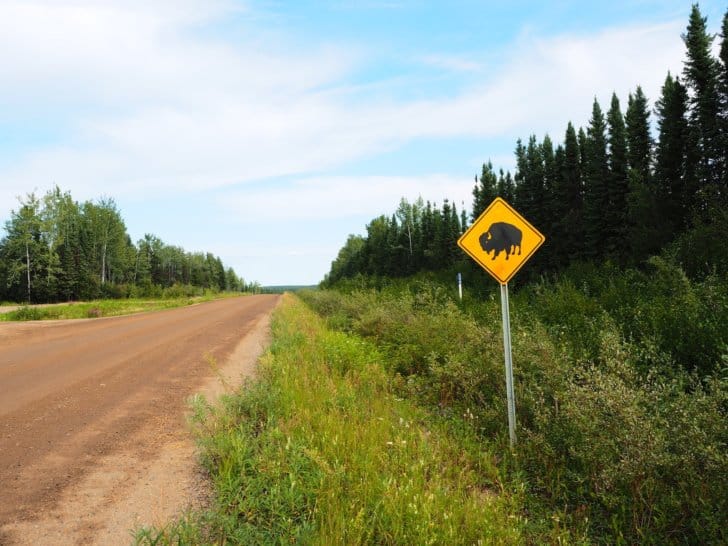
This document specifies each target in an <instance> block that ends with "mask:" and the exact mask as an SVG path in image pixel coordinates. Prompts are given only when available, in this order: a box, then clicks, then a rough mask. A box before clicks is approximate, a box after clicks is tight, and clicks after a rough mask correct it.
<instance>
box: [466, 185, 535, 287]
mask: <svg viewBox="0 0 728 546" xmlns="http://www.w3.org/2000/svg"><path fill="white" fill-rule="evenodd" d="M545 240H546V237H544V236H543V235H542V234H541V233H539V231H538V230H537V229H536V228H535V227H533V226H532V225H531V224H530V223H529V222H528V221H527V220H526V219H525V218H524V217H523V216H521V215H520V214H518V212H516V210H515V209H514V208H513V207H511V206H510V205H509V204H508V203H506V202H505V201H504V200H503V199H501V198H500V197H496V198H495V200H494V201H493V202H492V203H491V204H490V205H489V206H488V208H487V209H485V211H484V212H483V214H481V215H480V216H479V217H478V219H477V220H475V222H473V225H472V226H470V227H469V228H468V230H467V231H466V232H465V233H463V235H462V237H460V239H458V246H460V248H462V249H463V250H464V251H465V252H466V253H467V254H468V255H469V256H470V257H471V258H473V260H475V261H476V262H478V264H480V266H481V267H482V268H483V269H485V270H486V271H487V272H488V273H490V274H491V275H493V277H495V279H496V280H497V281H498V282H499V283H500V284H507V283H508V281H509V280H511V278H513V275H515V274H516V272H517V271H518V270H519V269H520V268H521V266H522V265H523V264H525V263H526V262H527V261H528V259H529V258H530V257H531V256H533V253H534V252H536V250H537V249H538V247H540V246H541V245H542V244H543V243H544V241H545Z"/></svg>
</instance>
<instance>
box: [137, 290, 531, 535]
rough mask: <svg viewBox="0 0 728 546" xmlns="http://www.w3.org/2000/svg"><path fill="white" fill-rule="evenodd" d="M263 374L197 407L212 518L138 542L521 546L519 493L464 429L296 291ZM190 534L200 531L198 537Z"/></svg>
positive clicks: (277, 324) (280, 318)
mask: <svg viewBox="0 0 728 546" xmlns="http://www.w3.org/2000/svg"><path fill="white" fill-rule="evenodd" d="M273 337H274V341H273V344H272V347H271V349H270V352H269V353H268V354H267V356H266V357H265V358H264V359H263V360H262V361H261V363H260V371H259V379H258V380H257V381H256V382H255V383H253V384H250V385H248V387H247V388H246V389H244V390H243V391H242V392H241V393H240V394H238V395H236V396H233V397H228V398H226V399H225V400H224V404H223V406H222V407H218V408H215V407H211V406H208V405H206V404H204V403H203V402H201V401H199V400H198V401H197V404H196V419H195V423H196V427H197V431H198V433H199V436H200V438H201V446H202V452H203V459H204V463H205V465H206V466H207V468H208V469H209V470H210V473H211V476H212V479H213V482H214V485H215V490H216V495H217V498H216V501H215V506H214V509H213V510H212V511H211V512H208V513H206V514H202V515H199V516H198V518H197V520H196V521H195V522H194V524H191V525H190V524H188V523H184V522H182V523H180V524H178V525H177V526H174V527H172V528H169V529H166V530H162V531H159V532H157V533H156V534H155V533H154V532H152V531H151V530H149V529H147V530H143V531H141V532H140V534H139V535H138V540H139V541H140V542H142V543H152V542H154V541H158V542H159V543H172V542H174V541H175V540H177V539H179V538H180V537H183V538H184V540H185V541H187V540H189V541H191V542H193V543H217V544H223V543H224V544H284V543H285V544H290V543H300V544H342V545H356V544H402V545H410V544H418V545H419V544H517V543H522V542H524V541H525V540H526V538H525V535H524V533H525V532H526V531H525V529H526V528H527V522H526V518H525V517H524V514H523V511H522V503H523V489H522V488H520V487H518V486H514V482H504V481H503V480H502V477H501V471H500V470H499V469H498V465H497V459H498V457H497V456H496V455H494V454H493V453H491V452H490V451H488V450H487V449H483V448H482V446H481V445H479V443H478V441H477V438H476V436H475V435H474V434H473V433H472V431H469V430H468V429H467V427H454V426H453V423H452V422H449V421H444V420H438V419H432V417H431V415H429V413H428V412H426V411H424V410H422V409H420V408H418V407H417V405H415V404H412V403H411V402H410V401H408V400H406V399H403V398H401V397H400V396H398V394H397V392H396V390H395V389H394V388H393V386H392V384H391V376H390V375H389V374H388V373H387V372H386V370H385V368H384V366H383V360H384V357H383V356H382V354H381V353H380V351H379V350H378V349H377V348H376V347H375V346H374V345H373V344H372V343H371V342H369V341H365V340H363V339H361V338H360V337H358V336H353V335H349V334H345V333H341V332H332V331H330V330H328V329H327V328H325V327H324V325H323V323H322V321H321V320H320V319H318V318H317V317H316V316H315V315H314V314H313V313H312V312H311V311H310V310H308V309H307V308H306V307H305V306H304V305H303V304H301V303H300V302H299V301H297V300H295V299H294V298H293V297H292V296H288V297H287V298H286V300H285V302H284V304H283V305H282V306H281V307H280V308H279V310H278V311H277V313H276V315H275V317H274V321H273ZM191 529H192V531H191Z"/></svg>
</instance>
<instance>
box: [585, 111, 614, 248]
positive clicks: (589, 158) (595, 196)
mask: <svg viewBox="0 0 728 546" xmlns="http://www.w3.org/2000/svg"><path fill="white" fill-rule="evenodd" d="M606 131H607V127H606V123H605V121H604V114H603V113H602V109H601V107H600V106H599V102H598V101H597V99H596V98H595V99H594V104H593V106H592V117H591V119H590V120H589V127H588V128H587V138H586V153H585V155H586V165H585V169H584V173H585V178H584V238H585V254H586V256H587V257H589V258H599V257H602V256H604V254H605V244H606V243H607V242H608V241H609V239H610V236H611V233H610V229H609V227H610V224H609V223H608V221H607V220H608V217H607V215H606V214H605V212H606V211H608V210H609V179H610V171H609V164H608V160H607V137H606Z"/></svg>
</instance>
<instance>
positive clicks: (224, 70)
mask: <svg viewBox="0 0 728 546" xmlns="http://www.w3.org/2000/svg"><path fill="white" fill-rule="evenodd" d="M690 7H691V3H690V2H689V1H676V0H609V1H602V0H596V1H590V2H584V1H583V0H573V1H572V0H552V1H550V2H542V1H539V2H536V1H525V0H513V1H503V0H501V1H498V2H491V1H486V0H481V1H475V0H449V1H447V2H445V1H441V2H434V1H432V2H426V1H414V0H361V1H349V0H328V1H327V0H322V1H319V2H314V1H305V0H300V1H299V0H296V1H293V0H291V1H282V0H260V1H256V0H250V1H246V0H153V1H150V0H0V225H4V224H5V222H6V221H7V220H8V219H9V218H10V211H11V210H13V209H17V208H18V197H19V196H20V197H22V196H25V195H27V194H28V193H30V192H36V194H40V195H42V194H44V193H46V192H47V191H48V190H49V189H51V188H52V187H53V186H54V185H58V186H59V187H60V188H61V189H62V190H63V191H70V192H71V195H72V196H73V198H74V199H75V200H77V201H85V200H96V199H99V198H101V197H112V198H113V199H114V200H115V201H116V204H117V206H118V208H119V210H120V212H121V215H122V217H123V219H124V220H125V223H126V227H127V231H128V232H129V234H130V236H131V238H132V239H133V240H134V241H136V240H138V239H140V238H142V237H143V236H144V234H145V233H152V234H155V235H157V236H158V237H160V238H161V239H162V240H163V241H164V242H165V243H167V244H170V245H176V246H182V247H183V248H185V249H186V250H188V251H205V252H207V251H209V252H213V253H214V254H216V255H218V256H220V258H221V259H222V261H223V262H224V264H225V265H226V266H232V267H233V268H234V269H235V270H236V272H237V273H238V275H240V276H242V277H243V278H244V279H245V280H246V281H257V282H259V283H261V284H262V285H265V286H267V285H291V284H293V285H301V284H315V283H318V282H319V281H321V280H322V279H323V277H324V275H325V274H326V273H327V272H328V271H329V269H330V265H331V261H332V260H334V259H335V257H336V255H337V253H338V251H339V249H340V248H341V247H342V246H343V244H344V242H345V241H346V238H347V236H348V235H349V234H351V233H357V234H364V233H365V226H366V224H367V223H368V222H369V221H370V220H371V219H373V218H374V217H376V216H378V215H380V214H387V215H391V214H392V213H393V212H394V211H395V209H396V207H397V204H398V203H399V201H400V199H401V198H402V197H404V198H406V199H408V200H409V201H413V200H415V199H417V198H418V197H422V198H423V199H425V200H430V201H432V202H435V203H438V204H441V203H442V201H443V199H445V198H448V199H449V200H450V201H451V202H453V203H455V205H456V206H457V207H458V209H459V210H460V209H461V208H462V207H463V206H464V207H465V208H466V209H469V207H470V203H471V201H472V188H473V181H474V177H475V175H476V174H479V173H480V170H481V166H482V164H483V163H484V162H487V161H489V160H490V161H492V163H493V165H494V167H495V168H496V169H499V168H503V169H504V170H509V169H510V170H513V168H514V163H515V161H514V157H513V150H514V148H515V143H516V140H517V139H518V138H522V139H524V140H526V139H527V138H528V136H529V135H531V134H535V135H536V136H537V137H538V138H539V139H541V138H543V136H544V135H546V134H549V135H550V136H551V138H552V139H553V140H554V141H555V142H556V143H558V142H562V141H563V135H564V131H565V129H566V124H567V122H568V121H572V122H573V123H574V125H575V126H577V127H579V126H586V124H587V122H588V119H589V116H590V113H591V107H592V103H593V100H594V98H597V100H599V102H600V104H601V105H602V107H603V109H604V110H606V109H607V108H608V106H609V101H610V98H611V95H612V93H613V92H616V93H617V96H618V97H619V99H620V101H621V104H622V108H623V109H624V108H626V103H627V97H628V94H629V93H630V92H633V91H634V90H635V88H636V86H637V85H641V86H642V88H643V90H644V92H645V94H646V95H647V97H648V99H649V100H650V105H651V106H654V103H655V101H656V100H657V99H658V98H659V94H660V88H661V86H662V84H663V82H664V80H665V76H666V74H667V72H668V70H669V71H671V72H672V73H673V74H680V73H681V72H682V62H683V59H684V55H685V48H684V44H683V42H682V40H681V34H682V33H684V32H685V28H686V26H687V21H688V15H689V13H690ZM726 7H728V6H726V5H725V4H724V3H722V2H718V1H708V2H700V9H701V12H702V13H703V15H704V16H707V17H708V28H709V30H710V31H711V32H713V33H718V32H719V29H720V24H721V21H722V18H723V15H724V13H725V11H726ZM716 45H717V40H716ZM538 227H540V228H541V226H538ZM542 231H545V232H547V228H546V229H543V228H542ZM2 235H3V232H2V231H0V236H2Z"/></svg>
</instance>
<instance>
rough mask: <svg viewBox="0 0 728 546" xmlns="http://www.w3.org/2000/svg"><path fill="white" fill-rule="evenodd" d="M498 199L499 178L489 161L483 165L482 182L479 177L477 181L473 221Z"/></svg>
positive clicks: (474, 194)
mask: <svg viewBox="0 0 728 546" xmlns="http://www.w3.org/2000/svg"><path fill="white" fill-rule="evenodd" d="M496 197H498V177H497V176H496V174H495V171H493V164H492V163H491V162H490V161H488V163H483V169H482V171H481V173H480V180H478V179H477V177H476V179H475V188H473V211H472V219H473V220H475V219H476V218H478V217H479V216H480V215H481V214H482V213H483V211H484V210H485V209H486V208H487V207H488V205H490V203H491V202H492V201H493V199H495V198H496Z"/></svg>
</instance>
